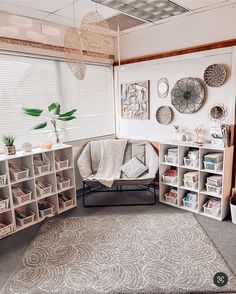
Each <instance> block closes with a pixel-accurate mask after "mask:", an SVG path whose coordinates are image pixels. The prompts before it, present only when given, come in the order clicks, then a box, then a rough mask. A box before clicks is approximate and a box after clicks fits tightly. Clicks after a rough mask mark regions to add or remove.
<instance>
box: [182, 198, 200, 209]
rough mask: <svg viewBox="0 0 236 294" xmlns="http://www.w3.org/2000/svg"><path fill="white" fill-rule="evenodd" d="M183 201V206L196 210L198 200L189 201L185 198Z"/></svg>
mask: <svg viewBox="0 0 236 294" xmlns="http://www.w3.org/2000/svg"><path fill="white" fill-rule="evenodd" d="M182 201H183V206H184V207H186V208H189V209H192V210H196V208H197V201H195V202H193V201H187V200H185V199H182Z"/></svg>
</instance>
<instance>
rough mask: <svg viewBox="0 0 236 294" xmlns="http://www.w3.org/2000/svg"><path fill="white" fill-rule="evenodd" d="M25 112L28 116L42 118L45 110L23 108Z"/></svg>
mask: <svg viewBox="0 0 236 294" xmlns="http://www.w3.org/2000/svg"><path fill="white" fill-rule="evenodd" d="M23 111H24V113H25V114H27V115H31V116H40V115H41V113H42V112H43V109H38V108H23Z"/></svg>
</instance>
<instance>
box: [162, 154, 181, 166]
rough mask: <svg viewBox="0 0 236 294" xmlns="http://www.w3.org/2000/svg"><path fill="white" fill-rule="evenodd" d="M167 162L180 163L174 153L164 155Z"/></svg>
mask: <svg viewBox="0 0 236 294" xmlns="http://www.w3.org/2000/svg"><path fill="white" fill-rule="evenodd" d="M164 157H165V162H166V163H170V164H178V157H177V156H172V155H164Z"/></svg>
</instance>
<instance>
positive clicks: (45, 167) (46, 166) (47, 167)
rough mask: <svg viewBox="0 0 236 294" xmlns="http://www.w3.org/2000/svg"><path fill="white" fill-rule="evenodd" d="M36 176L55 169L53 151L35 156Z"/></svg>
mask: <svg viewBox="0 0 236 294" xmlns="http://www.w3.org/2000/svg"><path fill="white" fill-rule="evenodd" d="M33 163H34V173H35V176H41V175H44V174H48V173H51V172H52V171H53V170H54V158H53V152H52V151H49V152H42V153H38V154H35V155H34V156H33Z"/></svg>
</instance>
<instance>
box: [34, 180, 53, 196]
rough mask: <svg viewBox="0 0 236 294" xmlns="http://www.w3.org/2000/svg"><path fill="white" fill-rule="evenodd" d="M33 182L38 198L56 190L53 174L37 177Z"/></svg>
mask: <svg viewBox="0 0 236 294" xmlns="http://www.w3.org/2000/svg"><path fill="white" fill-rule="evenodd" d="M35 184H36V192H37V198H38V199H41V198H45V197H47V196H50V195H52V194H54V193H55V192H56V179H55V174H49V175H45V176H41V177H38V178H37V179H36V180H35ZM42 184H43V185H42Z"/></svg>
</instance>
